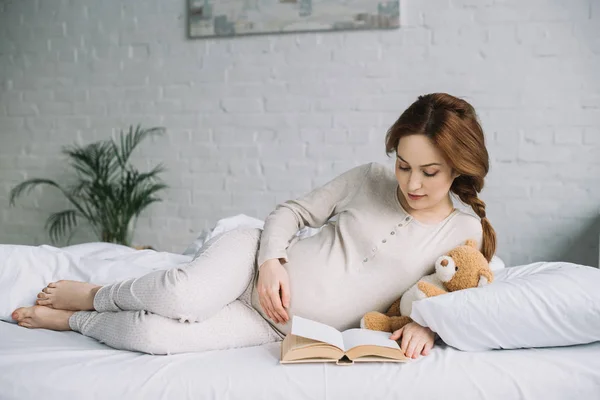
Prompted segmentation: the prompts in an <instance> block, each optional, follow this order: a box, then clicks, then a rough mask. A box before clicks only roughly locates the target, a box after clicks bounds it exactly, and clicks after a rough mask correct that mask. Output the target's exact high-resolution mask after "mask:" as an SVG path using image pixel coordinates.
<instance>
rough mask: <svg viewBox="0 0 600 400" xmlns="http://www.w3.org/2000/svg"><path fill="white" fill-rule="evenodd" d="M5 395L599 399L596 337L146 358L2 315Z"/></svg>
mask: <svg viewBox="0 0 600 400" xmlns="http://www.w3.org/2000/svg"><path fill="white" fill-rule="evenodd" d="M0 338H2V340H1V341H0V398H2V399H6V400H8V399H15V400H17V399H18V400H24V399H44V400H51V399H60V400H64V399H65V398H73V399H92V398H93V399H118V398H122V399H125V398H126V399H145V400H150V399H213V398H214V399H245V400H247V399H312V400H315V399H393V398H406V399H462V400H466V399H478V400H486V399H490V400H491V399H503V400H505V399H532V400H539V399H544V400H550V399H556V400H559V399H560V400H563V399H572V398H580V399H598V398H600V343H593V344H588V345H579V346H570V347H559V348H547V349H528V350H499V351H487V352H462V351H458V350H455V349H453V348H451V347H448V346H445V345H443V344H442V343H439V344H438V345H437V346H436V347H435V348H434V349H433V351H432V353H431V354H430V355H429V356H427V357H423V358H421V359H419V360H417V361H414V362H412V363H410V364H401V365H400V364H390V363H382V364H370V365H365V364H361V365H358V364H356V365H353V366H349V367H348V366H337V365H329V364H327V365H321V364H311V365H307V364H304V365H286V366H282V365H279V363H278V360H279V358H278V356H279V344H278V343H270V344H266V345H262V346H257V347H249V348H243V349H233V350H221V351H214V352H207V353H199V354H180V355H172V356H150V355H145V354H141V353H133V352H125V351H118V350H113V349H111V348H109V347H107V346H104V345H102V344H100V343H98V342H96V341H95V340H93V339H90V338H87V337H84V336H82V335H79V334H77V333H74V332H54V331H47V330H27V329H24V328H20V327H19V326H16V325H14V324H9V323H6V322H1V323H0Z"/></svg>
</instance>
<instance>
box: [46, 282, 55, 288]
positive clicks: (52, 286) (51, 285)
mask: <svg viewBox="0 0 600 400" xmlns="http://www.w3.org/2000/svg"><path fill="white" fill-rule="evenodd" d="M48 287H50V288H55V287H56V282H50V283H49V284H48Z"/></svg>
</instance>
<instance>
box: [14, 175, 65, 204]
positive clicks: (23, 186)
mask: <svg viewBox="0 0 600 400" xmlns="http://www.w3.org/2000/svg"><path fill="white" fill-rule="evenodd" d="M38 185H50V186H54V187H56V188H58V189H59V190H63V189H62V188H61V187H60V185H59V184H58V183H56V182H54V181H52V180H50V179H39V178H34V179H28V180H26V181H25V182H21V183H19V184H18V185H17V186H15V187H14V188H13V189H12V190H11V191H10V199H9V202H10V205H11V206H14V205H15V200H16V199H17V198H18V197H20V196H21V195H22V194H23V193H24V192H25V193H29V192H31V191H32V190H33V188H35V187H36V186H38Z"/></svg>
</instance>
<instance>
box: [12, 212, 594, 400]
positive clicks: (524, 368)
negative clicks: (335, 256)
mask: <svg viewBox="0 0 600 400" xmlns="http://www.w3.org/2000/svg"><path fill="white" fill-rule="evenodd" d="M246 222H248V224H249V225H252V224H255V226H256V224H257V223H256V221H252V220H246ZM239 223H240V220H239V218H238V219H237V220H234V221H231V220H230V221H224V222H223V223H222V224H221V225H217V226H216V227H215V228H213V229H212V230H210V231H208V232H205V233H204V234H203V235H201V236H200V237H199V239H198V240H197V241H196V242H195V243H193V244H192V245H191V246H190V247H189V248H188V249H187V250H186V251H185V252H184V253H185V254H172V253H164V252H162V253H161V252H154V251H150V250H144V251H134V250H132V249H129V248H125V247H123V246H117V245H108V244H94V243H92V244H85V245H78V246H71V247H69V248H63V249H56V248H53V247H50V246H39V247H28V248H27V249H28V251H27V252H20V254H21V257H22V260H17V259H15V256H14V254H15V253H9V250H10V247H9V246H0V260H8V259H9V260H11V262H15V263H19V265H21V268H19V270H18V273H17V274H16V275H15V274H13V275H10V274H9V273H7V271H9V270H10V269H8V268H4V269H2V268H0V288H2V285H3V284H4V285H5V286H4V289H6V288H7V286H6V285H11V286H10V287H11V289H12V288H14V287H15V286H17V287H18V292H19V293H26V292H30V293H31V296H32V298H35V293H37V290H39V288H40V287H43V286H42V284H44V283H45V282H48V281H49V280H52V279H55V278H56V277H57V275H60V276H61V277H63V278H66V279H83V280H89V281H93V282H98V283H100V284H103V283H109V282H110V281H114V280H118V279H125V278H128V277H130V276H137V275H140V274H143V273H145V272H148V271H150V270H153V269H159V268H168V267H171V266H173V265H176V264H179V263H185V262H187V261H189V260H190V259H191V257H192V256H191V254H193V252H194V249H195V248H197V247H198V246H201V244H202V241H203V240H206V239H207V238H208V237H210V235H213V234H218V233H219V232H220V231H223V230H226V229H230V228H231V227H235V226H237V225H239ZM228 224H229V225H228ZM311 233H314V232H301V233H300V234H307V235H308V234H311ZM39 252H41V253H44V254H46V256H48V255H50V256H49V257H48V258H47V260H48V262H47V264H46V265H45V267H44V270H43V271H42V272H40V270H39V266H35V265H33V264H34V263H31V262H28V261H31V260H33V259H36V260H39V257H40V254H38V253H39ZM10 254H13V255H12V256H11V255H10ZM23 254H25V255H23ZM11 257H12V258H11ZM52 260H54V261H52ZM0 267H1V265H0ZM30 268H31V269H30ZM36 268H38V269H36ZM2 271H4V272H2ZM13 271H14V269H13ZM19 285H20V286H19ZM11 302H14V299H11V298H7V297H2V294H1V293H0V315H6V313H7V312H9V311H10V309H11V308H12V307H13V304H11ZM279 350H280V344H279V343H270V344H266V345H262V346H256V347H249V348H241V349H231V350H221V351H211V352H205V353H195V354H178V355H169V356H152V355H146V354H142V353H136V352H127V351H119V350H114V349H111V348H110V347H107V346H105V345H103V344H101V343H98V342H97V341H95V340H93V339H90V338H87V337H84V336H82V335H79V334H77V333H74V332H54V331H48V330H28V329H25V328H21V327H19V326H17V325H15V324H13V323H10V322H6V318H5V321H4V322H2V321H0V399H19V400H21V399H34V398H35V399H40V398H43V399H44V400H50V399H61V400H63V399H65V398H75V399H88V398H89V399H92V398H94V399H96V398H97V399H105V398H106V399H109V398H110V399H116V398H127V399H188V398H189V399H192V398H193V399H205V398H206V399H209V398H218V399H220V398H227V399H236V398H240V399H279V398H281V399H365V398H367V399H390V398H407V399H461V400H465V399H503V400H504V399H535V400H538V399H545V400H548V399H570V398H584V399H600V342H594V343H589V344H582V345H574V346H561V347H548V348H532V349H515V350H491V351H469V352H465V351H460V350H457V349H456V348H453V347H451V346H448V345H446V344H444V342H442V341H441V340H438V342H437V343H436V346H435V348H434V349H433V351H432V352H431V354H430V355H429V356H427V357H421V358H420V359H418V360H413V361H411V362H409V363H407V364H392V363H373V364H356V365H353V366H338V365H333V364H302V365H286V366H283V365H280V364H279Z"/></svg>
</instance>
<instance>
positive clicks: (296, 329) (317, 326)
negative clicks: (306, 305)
mask: <svg viewBox="0 0 600 400" xmlns="http://www.w3.org/2000/svg"><path fill="white" fill-rule="evenodd" d="M290 333H291V334H292V335H296V336H302V337H304V338H308V339H313V340H318V341H320V342H325V343H329V344H331V345H333V346H335V347H338V348H340V349H341V350H344V351H345V348H344V339H343V338H342V334H341V333H340V331H338V330H337V329H335V328H333V327H331V326H329V325H325V324H322V323H320V322H317V321H311V320H310V319H306V318H302V317H298V316H296V315H294V316H293V317H292V330H291V331H290Z"/></svg>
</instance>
